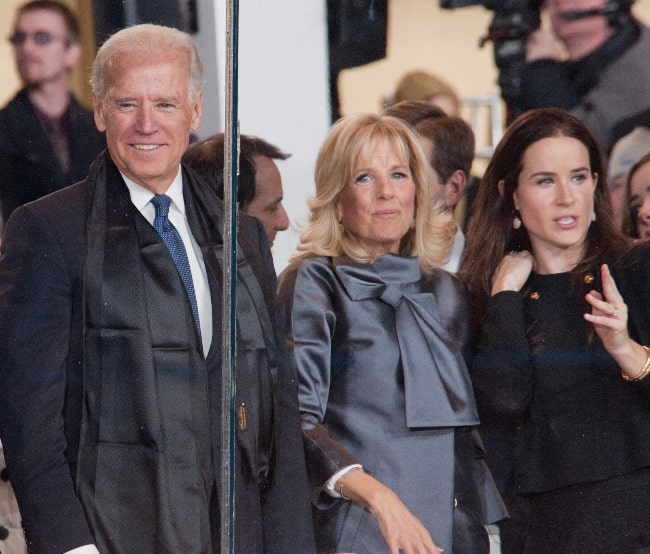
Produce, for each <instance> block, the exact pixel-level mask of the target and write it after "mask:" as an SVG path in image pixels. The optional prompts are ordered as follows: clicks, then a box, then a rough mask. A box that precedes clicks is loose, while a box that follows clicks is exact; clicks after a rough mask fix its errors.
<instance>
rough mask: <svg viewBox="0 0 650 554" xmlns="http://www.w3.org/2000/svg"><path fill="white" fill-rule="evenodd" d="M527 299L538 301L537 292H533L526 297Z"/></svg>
mask: <svg viewBox="0 0 650 554" xmlns="http://www.w3.org/2000/svg"><path fill="white" fill-rule="evenodd" d="M528 298H530V299H531V300H539V292H537V291H536V290H534V291H533V292H531V293H530V294H529V295H528Z"/></svg>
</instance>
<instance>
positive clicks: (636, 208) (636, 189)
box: [630, 162, 650, 239]
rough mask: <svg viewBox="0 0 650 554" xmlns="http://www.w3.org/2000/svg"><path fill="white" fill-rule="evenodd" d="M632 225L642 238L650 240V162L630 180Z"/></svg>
mask: <svg viewBox="0 0 650 554" xmlns="http://www.w3.org/2000/svg"><path fill="white" fill-rule="evenodd" d="M630 211H631V213H632V225H636V230H637V233H638V235H639V237H640V238H643V239H649V238H650V162H649V163H646V164H643V165H642V166H641V167H640V168H639V169H638V170H637V171H635V172H634V175H632V179H631V180H630Z"/></svg>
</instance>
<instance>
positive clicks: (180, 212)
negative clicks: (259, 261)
mask: <svg viewBox="0 0 650 554" xmlns="http://www.w3.org/2000/svg"><path fill="white" fill-rule="evenodd" d="M122 177H123V178H124V182H125V183H126V186H127V187H128V188H129V193H130V194H131V202H132V203H133V205H134V206H135V207H136V208H137V209H138V211H139V212H140V213H141V214H142V215H143V216H144V218H145V219H146V220H147V221H148V222H149V223H151V224H152V225H153V220H154V219H155V217H156V208H155V206H154V205H153V204H152V203H151V199H152V198H153V197H154V194H153V193H152V192H151V191H150V190H148V189H146V188H144V187H142V186H140V185H138V184H137V183H134V182H133V181H132V180H131V179H129V178H128V177H126V176H125V175H122ZM165 194H166V195H167V196H169V197H170V198H171V200H172V201H171V204H170V207H169V216H168V217H169V221H171V223H172V225H173V226H174V227H176V229H177V230H178V234H179V235H180V236H181V239H182V240H183V244H184V245H185V250H186V252H187V259H188V261H189V262H190V271H191V272H192V281H193V282H194V293H195V295H196V303H197V307H198V309H199V322H200V324H201V339H202V341H203V354H204V355H205V356H207V355H208V350H210V343H211V340H212V297H211V296H210V288H209V286H208V277H207V274H206V271H205V263H204V262H203V255H202V254H201V249H200V248H199V245H198V244H197V242H196V240H194V236H193V235H192V232H191V231H190V226H189V223H188V221H187V217H186V216H185V201H184V199H183V177H182V174H181V170H180V166H179V168H178V173H177V174H176V178H175V179H174V181H173V182H172V184H171V186H170V187H169V188H168V189H167V192H165ZM188 244H190V245H191V246H192V248H188V247H187V245H188Z"/></svg>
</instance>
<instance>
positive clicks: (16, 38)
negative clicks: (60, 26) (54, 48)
mask: <svg viewBox="0 0 650 554" xmlns="http://www.w3.org/2000/svg"><path fill="white" fill-rule="evenodd" d="M30 37H31V39H32V40H33V41H34V43H35V44H36V45H37V46H47V45H48V44H50V43H52V42H54V41H55V40H67V39H66V38H65V37H57V36H54V35H53V34H51V33H48V32H47V31H36V32H35V33H20V32H18V33H14V34H13V35H11V36H10V37H9V42H11V44H13V45H14V46H20V45H21V44H25V42H27V39H28V38H30Z"/></svg>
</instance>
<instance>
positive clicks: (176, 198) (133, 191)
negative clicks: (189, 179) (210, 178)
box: [120, 166, 185, 215]
mask: <svg viewBox="0 0 650 554" xmlns="http://www.w3.org/2000/svg"><path fill="white" fill-rule="evenodd" d="M120 174H121V175H122V179H124V182H125V183H126V186H127V187H128V189H129V194H130V195H131V202H132V203H133V205H134V206H135V207H136V208H137V209H138V210H139V211H142V210H143V208H144V207H145V206H146V205H147V204H148V203H149V202H151V199H152V198H153V197H154V193H153V192H151V191H150V190H149V189H146V188H144V187H143V186H142V185H138V183H136V182H135V181H133V180H131V179H129V178H128V177H127V176H126V175H124V173H122V172H121V171H120ZM165 194H166V195H167V196H169V197H170V198H171V199H172V204H174V206H176V208H177V209H178V210H179V211H180V212H181V213H182V214H183V215H185V200H184V198H183V175H182V172H181V167H180V166H178V173H176V177H174V180H173V181H172V184H171V185H170V186H169V188H168V189H167V191H166V192H165Z"/></svg>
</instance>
